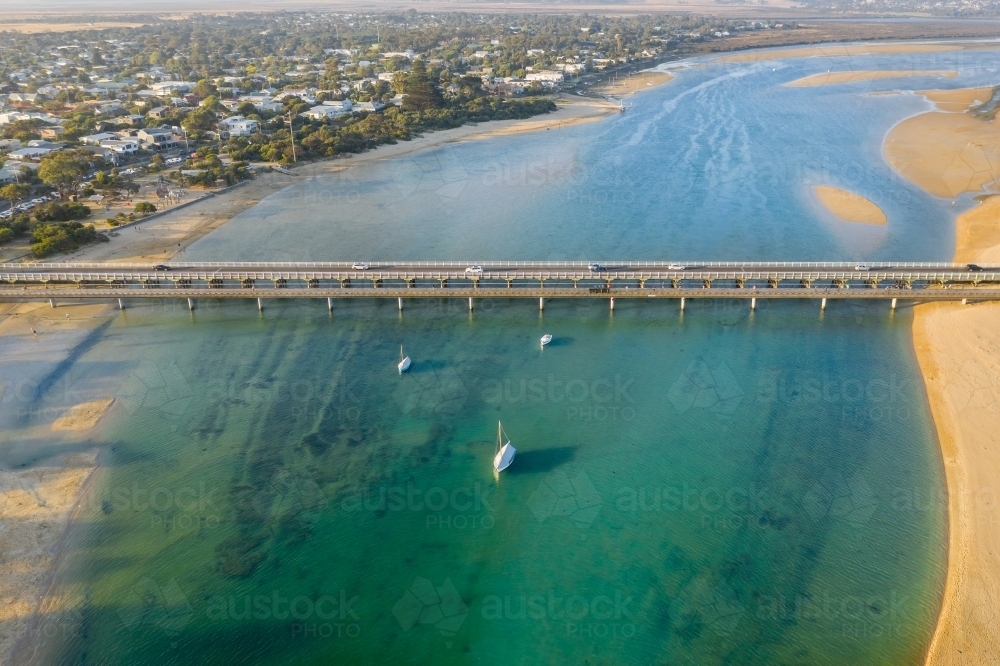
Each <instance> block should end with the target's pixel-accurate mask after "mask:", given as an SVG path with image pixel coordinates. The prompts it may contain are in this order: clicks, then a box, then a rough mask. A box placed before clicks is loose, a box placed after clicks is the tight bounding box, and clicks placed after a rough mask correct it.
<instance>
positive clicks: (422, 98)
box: [403, 60, 444, 111]
mask: <svg viewBox="0 0 1000 666" xmlns="http://www.w3.org/2000/svg"><path fill="white" fill-rule="evenodd" d="M403 93H404V94H405V95H406V97H404V98H403V110H404V111H423V110H424V109H439V108H441V107H442V106H443V105H444V99H443V98H442V96H441V91H440V90H438V89H437V86H436V85H435V83H434V80H433V79H432V78H431V76H430V73H428V71H427V67H426V66H425V65H424V61H423V60H414V61H413V64H412V65H411V66H410V73H409V74H407V75H406V80H405V82H404V85H403Z"/></svg>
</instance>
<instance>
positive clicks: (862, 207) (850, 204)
mask: <svg viewBox="0 0 1000 666" xmlns="http://www.w3.org/2000/svg"><path fill="white" fill-rule="evenodd" d="M813 193H814V194H815V195H816V198H817V199H819V201H820V203H821V204H823V206H824V207H825V208H826V209H827V210H828V211H830V212H831V213H833V215H834V216H835V217H836V218H837V219H839V220H842V221H844V222H854V223H857V224H872V225H876V226H885V223H886V218H885V213H884V212H882V209H881V208H879V207H878V206H877V205H875V204H874V203H873V202H872V201H869V200H868V199H866V198H864V197H863V196H861V195H860V194H855V193H854V192H849V191H847V190H842V189H840V188H839V187H831V186H829V185H813Z"/></svg>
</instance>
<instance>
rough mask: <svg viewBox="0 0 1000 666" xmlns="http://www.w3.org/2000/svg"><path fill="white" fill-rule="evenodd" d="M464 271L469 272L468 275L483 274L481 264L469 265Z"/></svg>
mask: <svg viewBox="0 0 1000 666" xmlns="http://www.w3.org/2000/svg"><path fill="white" fill-rule="evenodd" d="M465 272H466V273H467V274H469V275H482V274H483V267H482V266H469V267H468V268H466V269H465Z"/></svg>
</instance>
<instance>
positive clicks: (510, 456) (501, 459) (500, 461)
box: [493, 421, 517, 472]
mask: <svg viewBox="0 0 1000 666" xmlns="http://www.w3.org/2000/svg"><path fill="white" fill-rule="evenodd" d="M503 440H504V432H503V426H502V425H500V422H499V421H497V452H496V454H495V455H494V456H493V469H494V470H496V471H497V472H502V471H504V470H505V469H507V468H508V467H510V464H511V463H512V462H514V454H515V453H517V449H515V448H514V447H513V446H511V445H510V440H509V439H508V440H507V443H506V444H504V443H503Z"/></svg>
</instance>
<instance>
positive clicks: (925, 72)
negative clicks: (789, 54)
mask: <svg viewBox="0 0 1000 666" xmlns="http://www.w3.org/2000/svg"><path fill="white" fill-rule="evenodd" d="M907 76H940V77H942V78H947V79H952V78H955V77H956V76H958V72H953V71H948V70H940V69H884V70H878V69H876V70H849V71H846V72H826V73H824V74H812V75H811V76H803V77H802V78H801V79H795V80H794V81H789V82H788V83H786V84H785V85H786V86H788V87H790V88H808V87H814V86H832V85H837V84H838V83H854V82H855V81H874V80H876V79H898V78H903V77H907Z"/></svg>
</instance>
